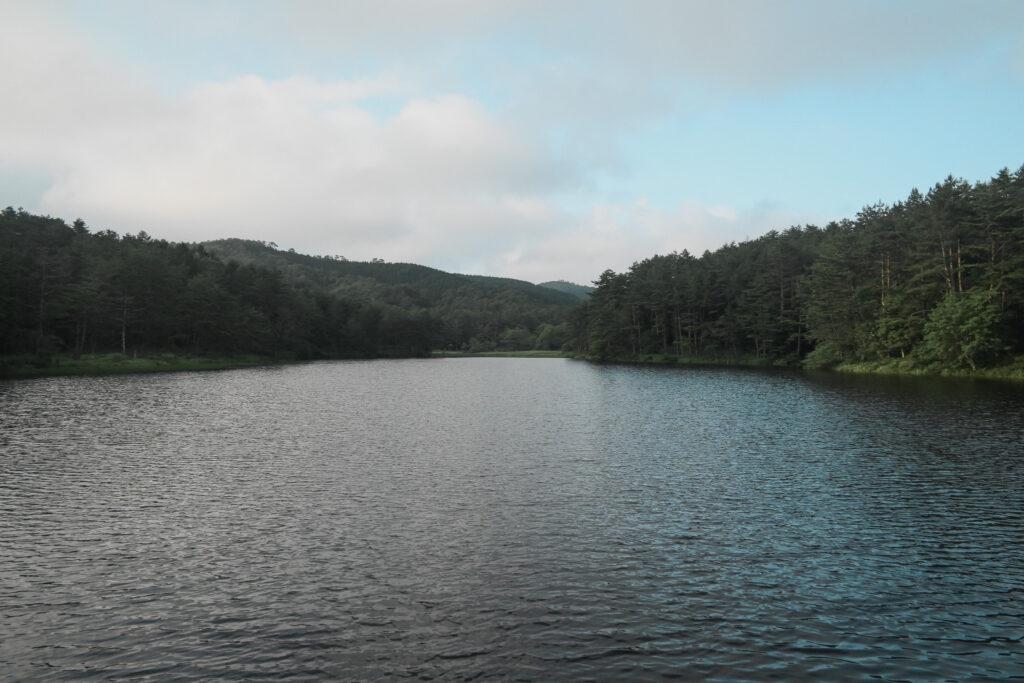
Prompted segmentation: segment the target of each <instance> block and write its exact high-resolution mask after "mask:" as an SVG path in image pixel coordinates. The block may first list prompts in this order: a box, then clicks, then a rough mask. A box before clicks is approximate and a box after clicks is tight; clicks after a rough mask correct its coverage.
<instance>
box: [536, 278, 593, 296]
mask: <svg viewBox="0 0 1024 683" xmlns="http://www.w3.org/2000/svg"><path fill="white" fill-rule="evenodd" d="M538 286H539V287H547V288H548V289H554V290H557V291H559V292H565V293H566V294H572V295H573V296H574V297H576V298H577V299H580V300H581V301H586V300H587V299H589V298H590V293H591V292H593V291H594V288H593V287H590V286H587V285H577V284H576V283H574V282H568V281H566V280H552V281H551V282H542V283H540V285H538Z"/></svg>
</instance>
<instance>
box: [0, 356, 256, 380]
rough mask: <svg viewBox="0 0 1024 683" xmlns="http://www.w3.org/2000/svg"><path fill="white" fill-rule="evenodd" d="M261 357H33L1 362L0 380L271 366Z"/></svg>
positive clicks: (19, 357) (9, 359)
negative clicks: (3, 378)
mask: <svg viewBox="0 0 1024 683" xmlns="http://www.w3.org/2000/svg"><path fill="white" fill-rule="evenodd" d="M270 364H273V361H272V360H270V359H268V358H264V357H261V356H252V355H235V356H194V355H181V354H174V353H155V354H148V355H144V356H139V357H134V356H132V357H129V356H125V355H122V354H120V353H97V354H85V355H83V356H82V357H81V358H78V359H75V358H74V357H72V356H71V355H64V354H61V355H54V356H49V357H38V356H31V355H23V356H6V357H2V358H0V377H8V378H11V377H14V378H17V377H47V376H58V375H117V374H125V373H140V372H178V371H182V370H224V369H227V368H243V367H253V366H257V365H270Z"/></svg>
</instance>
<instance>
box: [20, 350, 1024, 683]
mask: <svg viewBox="0 0 1024 683" xmlns="http://www.w3.org/2000/svg"><path fill="white" fill-rule="evenodd" d="M0 676H2V677H4V678H6V679H12V680H24V679H72V678H91V679H108V678H117V677H141V678H152V679H165V678H173V679H178V680H182V679H186V680H187V679H210V678H214V679H228V680H230V679H269V678H306V679H311V680H312V679H325V678H335V679H342V680H381V679H396V678H414V679H417V678H418V679H424V680H426V679H431V678H440V679H449V680H464V679H474V678H501V679H524V680H529V679H533V680H551V679H563V680H578V679H586V678H592V679H598V680H609V679H623V680H637V679H641V680H644V679H650V680H658V679H662V678H681V679H684V680H693V679H729V680H744V679H749V680H772V679H775V680H800V679H813V680H856V679H865V680H867V679H874V680H879V679H880V680H941V679H948V680H969V679H972V678H977V679H999V678H1011V677H1022V676H1024V390H1022V389H1021V388H1020V387H1018V386H1008V387H1007V386H1002V387H1000V386H998V385H994V386H986V385H980V384H977V383H973V384H964V383H961V384H950V383H943V382H931V383H927V382H920V381H917V382H914V381H901V382H891V381H890V382H882V381H877V380H864V379H856V378H855V379H844V378H840V377H829V376H825V377H821V378H815V377H807V376H803V375H799V374H765V373H756V372H748V371H733V370H718V369H696V370H681V369H659V368H635V367H603V366H595V365H589V364H584V363H579V362H573V361H563V360H542V359H451V360H428V361H394V362H392V361H378V362H357V363H320V364H312V365H303V366H293V367H286V368H277V369H262V370H241V371H231V372H219V373H186V374H168V375H150V376H137V377H107V378H58V379H42V380H35V381H22V382H15V383H0Z"/></svg>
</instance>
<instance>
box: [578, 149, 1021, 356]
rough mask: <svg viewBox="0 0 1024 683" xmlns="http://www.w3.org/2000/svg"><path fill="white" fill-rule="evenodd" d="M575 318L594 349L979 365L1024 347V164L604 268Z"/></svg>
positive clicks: (590, 351)
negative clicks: (817, 222) (846, 213)
mask: <svg viewBox="0 0 1024 683" xmlns="http://www.w3.org/2000/svg"><path fill="white" fill-rule="evenodd" d="M595 285H597V289H596V291H594V293H593V294H592V295H591V297H590V302H589V304H588V305H587V306H586V307H584V308H582V309H581V310H580V311H579V312H578V313H577V314H576V315H575V316H574V319H573V335H574V343H575V346H576V350H577V351H579V352H581V353H584V354H587V355H589V356H590V357H593V358H599V359H608V358H628V357H636V356H640V355H655V354H657V355H660V356H664V357H667V358H672V357H681V358H692V359H697V358H707V359H721V360H729V359H737V360H754V361H760V362H777V363H787V364H797V363H800V362H803V363H804V364H805V365H806V366H808V367H816V368H825V367H832V366H835V365H838V364H843V363H856V362H880V363H883V364H885V363H892V364H897V365H900V366H902V367H907V368H909V367H914V366H917V367H921V366H926V367H927V366H930V367H935V368H939V367H941V368H972V369H975V368H977V367H981V366H986V365H993V364H997V363H1000V362H1004V361H1006V360H1007V358H1008V357H1009V356H1011V355H1014V354H1020V353H1021V352H1024V167H1022V168H1021V169H1020V170H1018V171H1016V172H1010V171H1008V170H1005V169H1004V170H1003V171H1001V172H1000V173H999V174H998V175H996V176H995V177H994V178H992V179H991V180H990V181H989V182H982V183H977V184H975V185H973V186H972V185H971V184H969V183H967V182H966V181H964V180H962V179H954V178H953V177H949V178H947V179H946V180H945V181H943V182H941V183H939V184H937V185H935V186H934V187H933V188H931V189H930V190H929V191H928V192H927V194H925V195H922V194H921V193H920V192H918V191H917V190H914V191H913V192H911V193H910V196H909V197H907V199H906V201H904V202H899V203H897V204H895V205H893V206H886V205H883V204H878V205H875V206H869V207H866V208H864V209H863V210H862V211H861V212H860V213H859V214H858V215H857V217H856V219H854V220H843V221H841V222H833V223H830V224H828V225H827V226H825V227H824V228H819V227H816V226H813V225H812V226H805V227H793V228H790V229H788V230H786V231H784V232H776V231H772V232H769V233H768V234H767V235H765V236H763V237H761V238H759V239H755V240H751V241H747V242H743V243H740V244H735V243H732V244H728V245H726V246H724V247H722V248H720V249H718V250H717V251H715V252H705V253H704V254H703V255H702V256H700V257H699V258H698V257H695V256H693V255H691V254H689V253H687V252H686V251H683V252H682V253H673V254H669V255H667V256H654V257H652V258H649V259H646V260H644V261H641V262H638V263H635V264H633V266H632V267H631V268H630V269H629V271H628V272H625V273H614V272H612V271H610V270H609V271H605V272H604V273H603V274H602V275H601V277H600V279H599V280H598V281H597V282H595Z"/></svg>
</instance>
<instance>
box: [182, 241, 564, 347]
mask: <svg viewBox="0 0 1024 683" xmlns="http://www.w3.org/2000/svg"><path fill="white" fill-rule="evenodd" d="M200 246H201V247H202V248H203V249H205V250H206V251H208V252H209V253H211V254H213V255H215V256H217V257H218V258H221V259H223V260H224V261H229V262H230V261H234V262H237V263H238V264H239V265H243V266H248V265H252V266H258V267H267V268H273V269H274V270H276V271H279V272H280V273H281V274H282V275H283V276H284V277H285V278H287V279H288V280H290V281H291V282H293V283H295V284H297V285H299V286H308V287H311V288H314V289H322V290H324V291H327V292H329V293H331V294H332V295H334V296H338V297H341V298H343V299H348V300H354V301H371V302H377V303H379V304H380V305H382V306H384V307H385V310H388V309H389V308H394V309H397V310H401V311H402V312H404V313H405V314H409V315H413V316H419V317H426V318H430V319H432V320H436V321H437V323H438V325H437V334H436V336H435V345H434V348H439V349H448V350H457V351H465V350H471V351H492V350H495V349H503V350H531V349H537V350H557V349H560V348H561V347H562V345H563V344H565V343H566V342H567V341H568V339H569V336H568V327H567V325H566V321H567V320H568V317H569V314H570V312H572V311H573V310H574V309H576V308H577V307H578V306H579V304H580V300H581V299H580V296H579V295H578V294H576V293H573V292H567V291H562V290H560V289H558V288H553V287H542V286H540V285H535V284H533V283H531V282H527V281H525V280H515V279H512V278H501V277H489V276H485V275H462V274H458V273H447V272H445V271H442V270H438V269H436V268H430V267H428V266H421V265H417V264H415V263H389V262H386V261H383V260H381V259H374V260H373V261H349V260H348V259H345V258H344V257H341V256H308V255H306V254H299V253H297V252H295V251H294V250H288V251H282V250H280V249H278V248H277V245H275V244H273V243H270V242H261V241H257V240H245V239H237V238H231V239H220V240H214V241H210V242H203V243H202V244H201V245H200ZM566 284H569V283H566ZM570 286H574V287H578V285H570Z"/></svg>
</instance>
